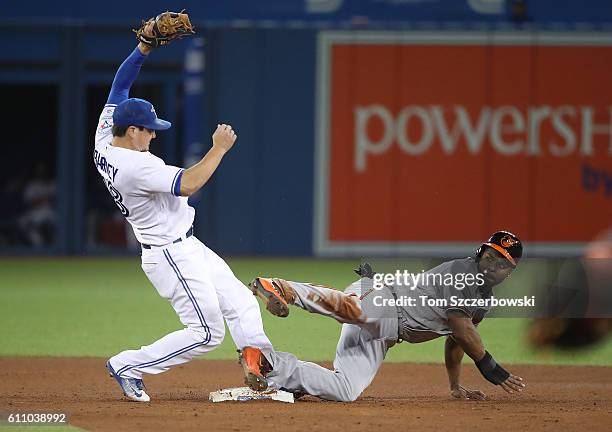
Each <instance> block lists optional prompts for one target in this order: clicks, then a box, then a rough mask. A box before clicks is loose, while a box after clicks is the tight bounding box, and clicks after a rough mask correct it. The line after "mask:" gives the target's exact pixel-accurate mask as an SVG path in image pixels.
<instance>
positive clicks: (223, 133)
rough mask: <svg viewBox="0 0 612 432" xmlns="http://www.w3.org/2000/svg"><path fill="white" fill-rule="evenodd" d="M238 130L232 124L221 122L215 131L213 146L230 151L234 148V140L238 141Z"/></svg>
mask: <svg viewBox="0 0 612 432" xmlns="http://www.w3.org/2000/svg"><path fill="white" fill-rule="evenodd" d="M236 138H238V135H236V132H235V131H234V130H233V129H232V127H231V126H230V125H226V124H220V125H217V130H215V133H213V136H212V139H213V147H214V148H218V149H220V150H223V152H228V151H229V149H231V148H232V146H233V145H234V142H236Z"/></svg>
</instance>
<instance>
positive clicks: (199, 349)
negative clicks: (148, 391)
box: [110, 236, 272, 378]
mask: <svg viewBox="0 0 612 432" xmlns="http://www.w3.org/2000/svg"><path fill="white" fill-rule="evenodd" d="M142 269H143V270H144V272H145V273H146V275H147V277H148V278H149V280H150V281H151V283H152V284H153V286H155V289H157V292H158V293H159V295H160V296H162V297H163V298H165V299H167V300H168V301H169V302H170V304H172V307H173V308H174V310H175V311H176V313H177V315H178V316H179V318H180V320H181V322H182V323H183V324H184V325H185V328H184V329H182V330H177V331H175V332H172V333H170V334H168V335H166V336H164V337H162V338H161V339H159V340H158V341H156V342H153V343H152V344H151V345H146V346H143V347H141V348H140V349H138V350H128V351H123V352H121V353H119V354H117V355H116V356H114V357H112V358H111V359H110V363H111V366H112V367H113V369H114V370H115V371H116V373H117V374H118V375H120V376H124V377H129V378H141V377H142V374H144V373H147V374H158V373H161V372H164V371H166V370H168V368H170V367H171V366H175V365H178V364H182V363H186V362H188V361H190V360H191V359H192V358H194V357H195V356H199V355H202V354H205V353H207V352H209V351H212V350H213V349H214V348H215V347H217V346H219V345H220V344H221V342H222V341H223V338H224V336H225V326H224V323H223V320H224V319H225V321H226V322H227V326H228V328H229V331H230V333H231V335H232V338H233V339H234V343H235V344H236V346H237V347H238V348H243V347H245V346H254V347H257V348H259V349H261V350H262V352H264V354H266V356H269V355H270V354H269V353H270V352H271V351H272V344H271V343H270V340H269V339H268V337H267V336H266V334H265V332H264V329H263V323H262V320H261V314H260V311H259V304H258V303H257V299H256V298H255V296H253V294H252V292H251V291H250V290H249V289H248V288H247V287H246V286H245V285H244V284H243V283H242V282H240V281H239V280H238V279H237V278H236V276H234V273H233V272H232V271H231V269H230V268H229V266H228V265H227V264H226V263H225V261H223V259H221V258H220V257H219V256H218V255H217V254H215V253H214V252H213V251H212V250H210V249H209V248H208V247H206V246H205V245H204V244H203V243H202V242H200V241H199V240H198V239H197V238H196V237H195V236H191V237H189V238H187V239H185V240H183V241H181V242H178V243H174V244H170V245H167V246H165V247H163V248H156V247H152V248H151V249H143V251H142ZM136 318H137V317H136Z"/></svg>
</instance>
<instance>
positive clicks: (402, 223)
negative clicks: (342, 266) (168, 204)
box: [0, 0, 612, 257]
mask: <svg viewBox="0 0 612 432" xmlns="http://www.w3.org/2000/svg"><path fill="white" fill-rule="evenodd" d="M182 8H186V9H187V11H188V12H189V13H190V16H191V18H192V21H193V23H194V25H195V26H196V29H197V37H194V38H190V39H187V40H184V41H180V42H178V43H174V44H173V45H171V46H170V47H167V48H163V49H159V50H156V51H155V52H154V53H153V54H152V55H151V56H150V58H149V59H148V60H147V62H146V64H145V66H144V67H143V69H142V72H141V74H140V76H139V78H138V81H137V84H136V85H135V86H134V87H133V89H132V92H131V95H132V96H137V97H142V98H145V99H149V100H150V101H152V102H153V103H154V105H155V106H156V109H157V112H158V113H159V115H160V117H162V118H165V119H168V120H170V121H172V122H173V124H174V125H175V126H174V127H173V128H172V129H170V130H169V131H167V132H164V133H161V134H159V135H158V138H157V139H156V140H155V141H154V144H153V146H152V152H153V153H155V154H157V155H158V156H160V157H162V158H163V159H164V160H165V161H166V162H167V163H168V164H174V165H181V166H184V165H189V164H191V163H193V162H194V161H196V160H198V159H199V157H201V156H202V155H203V154H204V153H205V152H206V150H207V149H208V147H209V146H210V135H211V132H212V130H213V128H214V126H215V125H216V124H217V123H220V122H227V123H231V124H232V125H233V126H234V127H235V129H236V130H237V131H238V134H239V141H238V145H237V146H236V147H235V149H234V150H233V151H232V152H231V154H230V155H229V156H228V157H227V158H226V160H224V163H223V164H222V166H221V168H220V170H219V171H218V172H217V173H216V174H215V176H214V179H213V181H212V183H211V184H209V185H208V186H206V187H205V188H204V190H203V191H202V193H201V194H199V195H198V196H197V197H195V199H192V205H193V206H194V207H196V209H197V213H196V215H197V216H196V217H197V219H196V233H197V235H198V237H199V238H201V239H202V240H203V241H204V242H205V243H207V244H208V245H209V246H211V247H212V248H213V249H215V250H217V251H218V252H220V253H221V254H226V255H227V254H230V255H246V256H251V255H271V256H338V257H342V256H345V257H350V256H363V255H403V256H416V255H418V256H441V255H456V254H463V253H466V252H470V251H472V250H473V249H474V248H475V247H476V246H477V244H478V243H479V242H482V241H483V240H484V239H486V238H487V237H488V235H489V234H490V233H491V232H493V231H495V230H497V229H502V228H503V229H509V230H512V231H514V232H516V233H517V234H518V235H519V236H520V237H521V238H522V239H523V240H524V242H525V244H526V246H527V254H529V255H532V256H550V255H554V256H568V255H573V256H575V255H580V254H581V253H582V252H583V250H584V246H585V245H586V244H588V243H589V242H590V241H591V240H593V239H594V238H595V237H597V236H598V235H600V234H601V233H602V232H603V231H604V230H605V229H606V228H607V227H608V226H609V225H610V222H611V221H612V205H611V203H612V159H611V155H612V84H611V82H610V79H609V71H610V70H612V5H611V4H610V2H609V1H607V0H588V1H583V2H558V1H554V0H539V1H529V0H261V1H257V2H253V1H247V0H241V1H239V0H233V1H223V2H218V1H212V0H201V1H182V2H180V3H179V2H175V1H169V2H168V1H167V2H161V1H148V2H138V1H133V2H129V3H127V4H126V3H125V2H119V1H116V0H109V1H107V2H105V3H104V5H102V6H101V5H99V4H93V3H91V4H90V3H82V2H77V1H72V0H64V1H62V2H60V3H55V2H54V3H49V2H43V1H31V2H25V3H18V2H13V3H11V4H10V5H9V6H7V7H5V8H4V9H3V11H2V14H4V16H1V17H0V28H1V29H2V32H3V33H4V34H6V35H10V38H9V39H6V41H7V43H5V44H4V48H3V49H2V50H1V51H0V64H1V65H2V66H1V69H0V88H1V91H2V94H3V96H4V103H3V104H2V107H1V108H0V110H1V111H2V113H1V116H2V118H3V120H4V121H5V127H4V128H3V129H4V140H3V141H4V142H3V157H2V161H3V163H2V167H3V168H2V170H1V171H0V185H1V189H0V193H1V194H2V202H3V205H2V206H1V208H2V210H1V214H0V251H1V252H2V253H4V254H10V255H14V254H32V253H33V254H61V255H84V254H87V255H89V254H126V253H128V254H134V253H135V252H137V251H138V245H137V244H136V243H135V240H134V239H133V237H132V235H131V232H130V230H129V229H128V227H127V226H126V223H125V222H124V221H123V218H122V217H121V215H120V214H119V212H117V211H116V209H115V207H114V204H113V201H112V199H111V198H110V196H109V195H108V193H107V192H106V190H105V189H104V187H103V184H102V182H101V181H100V180H99V178H98V176H97V174H96V171H95V169H94V166H93V163H92V161H91V159H92V153H91V152H92V148H93V135H94V130H95V127H96V124H97V120H98V115H99V112H100V110H101V108H102V106H103V104H104V102H105V100H106V97H107V94H108V91H109V88H110V84H111V82H112V79H113V76H114V72H115V70H116V68H117V67H118V65H119V64H120V63H121V62H122V61H123V59H124V58H125V57H126V56H127V55H128V54H129V53H130V51H131V50H132V49H133V47H134V46H135V44H136V40H135V39H134V37H133V34H131V33H130V29H132V28H136V27H138V26H139V23H140V19H141V18H147V17H148V16H152V15H154V14H156V13H158V12H159V11H162V10H166V9H170V10H173V9H176V10H180V9H182ZM9 41H10V43H8V42H9Z"/></svg>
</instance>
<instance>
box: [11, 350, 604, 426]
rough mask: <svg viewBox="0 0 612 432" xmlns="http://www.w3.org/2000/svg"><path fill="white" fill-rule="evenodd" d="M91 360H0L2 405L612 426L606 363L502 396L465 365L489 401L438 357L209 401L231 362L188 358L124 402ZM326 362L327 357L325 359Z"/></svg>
mask: <svg viewBox="0 0 612 432" xmlns="http://www.w3.org/2000/svg"><path fill="white" fill-rule="evenodd" d="M104 363H105V360H103V359H99V358H97V359H91V358H0V377H1V379H0V411H4V412H6V411H10V412H28V411H37V412H43V411H52V412H59V411H61V412H67V413H68V414H69V416H70V424H72V425H73V426H76V427H80V428H83V429H86V430H92V431H114V432H117V431H130V432H133V431H141V430H147V431H165V432H169V431H196V430H197V431H264V430H267V431H270V430H274V431H278V432H284V431H298V430H308V431H310V432H312V431H327V430H342V431H344V432H346V431H350V432H355V431H361V430H364V431H365V430H367V431H370V432H371V431H372V430H391V431H403V430H414V431H434V430H435V431H440V430H447V429H449V428H463V430H466V431H470V432H472V431H480V430H482V431H488V432H490V431H495V432H499V431H505V430H530V431H536V430H538V431H539V430H551V431H552V430H555V431H556V430H563V431H593V432H594V431H603V430H611V429H612V367H559V366H515V367H512V368H511V370H512V372H513V373H515V374H518V375H520V376H522V377H523V378H524V379H525V381H526V382H527V388H526V390H525V392H524V393H522V394H515V395H509V394H506V393H505V392H503V391H502V390H501V389H500V388H497V387H493V386H492V385H490V384H488V383H487V382H485V381H484V380H483V379H482V378H481V377H480V375H479V374H478V372H477V371H476V370H475V368H474V367H473V366H471V365H465V366H464V370H463V383H464V385H466V386H468V387H472V388H479V389H480V390H482V391H484V392H485V393H487V395H488V396H489V400H487V401H481V402H477V401H460V400H454V399H452V398H451V397H450V396H449V392H448V386H447V379H446V372H445V370H444V365H423V364H410V363H401V364H399V363H389V364H384V365H383V367H382V369H381V370H380V372H379V374H378V375H377V377H376V379H375V380H374V382H373V383H372V385H371V386H370V387H369V388H368V389H367V390H366V391H365V393H364V394H363V395H362V396H361V397H360V398H359V399H358V400H357V401H356V402H353V403H338V402H327V401H321V400H318V399H316V398H312V397H307V398H305V399H304V400H300V401H297V402H296V403H295V404H285V403H281V402H271V401H250V402H224V403H216V404H213V403H211V402H209V401H208V394H209V392H211V391H214V390H217V389H219V388H227V387H237V386H241V385H242V377H241V369H240V367H239V366H238V364H237V361H236V362H233V361H212V360H204V361H194V362H191V363H189V364H187V365H184V366H180V367H177V368H174V369H172V370H171V371H169V372H166V373H164V374H161V375H157V376H147V377H146V380H145V382H146V385H147V389H148V393H149V395H150V396H151V398H152V402H151V403H146V404H143V403H137V402H130V401H127V400H126V399H125V398H123V397H122V395H121V392H120V389H119V387H118V386H117V384H116V382H115V381H114V380H113V379H112V378H110V377H109V376H108V375H107V373H106V371H105V368H104ZM327 366H329V365H327Z"/></svg>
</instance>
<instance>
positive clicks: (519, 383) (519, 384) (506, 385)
mask: <svg viewBox="0 0 612 432" xmlns="http://www.w3.org/2000/svg"><path fill="white" fill-rule="evenodd" d="M500 386H501V388H503V389H504V390H505V391H506V392H508V393H514V392H522V391H523V389H524V388H525V383H524V382H523V378H521V377H520V376H516V375H512V374H510V376H509V377H508V378H507V379H506V381H504V382H503V383H501V384H500Z"/></svg>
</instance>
